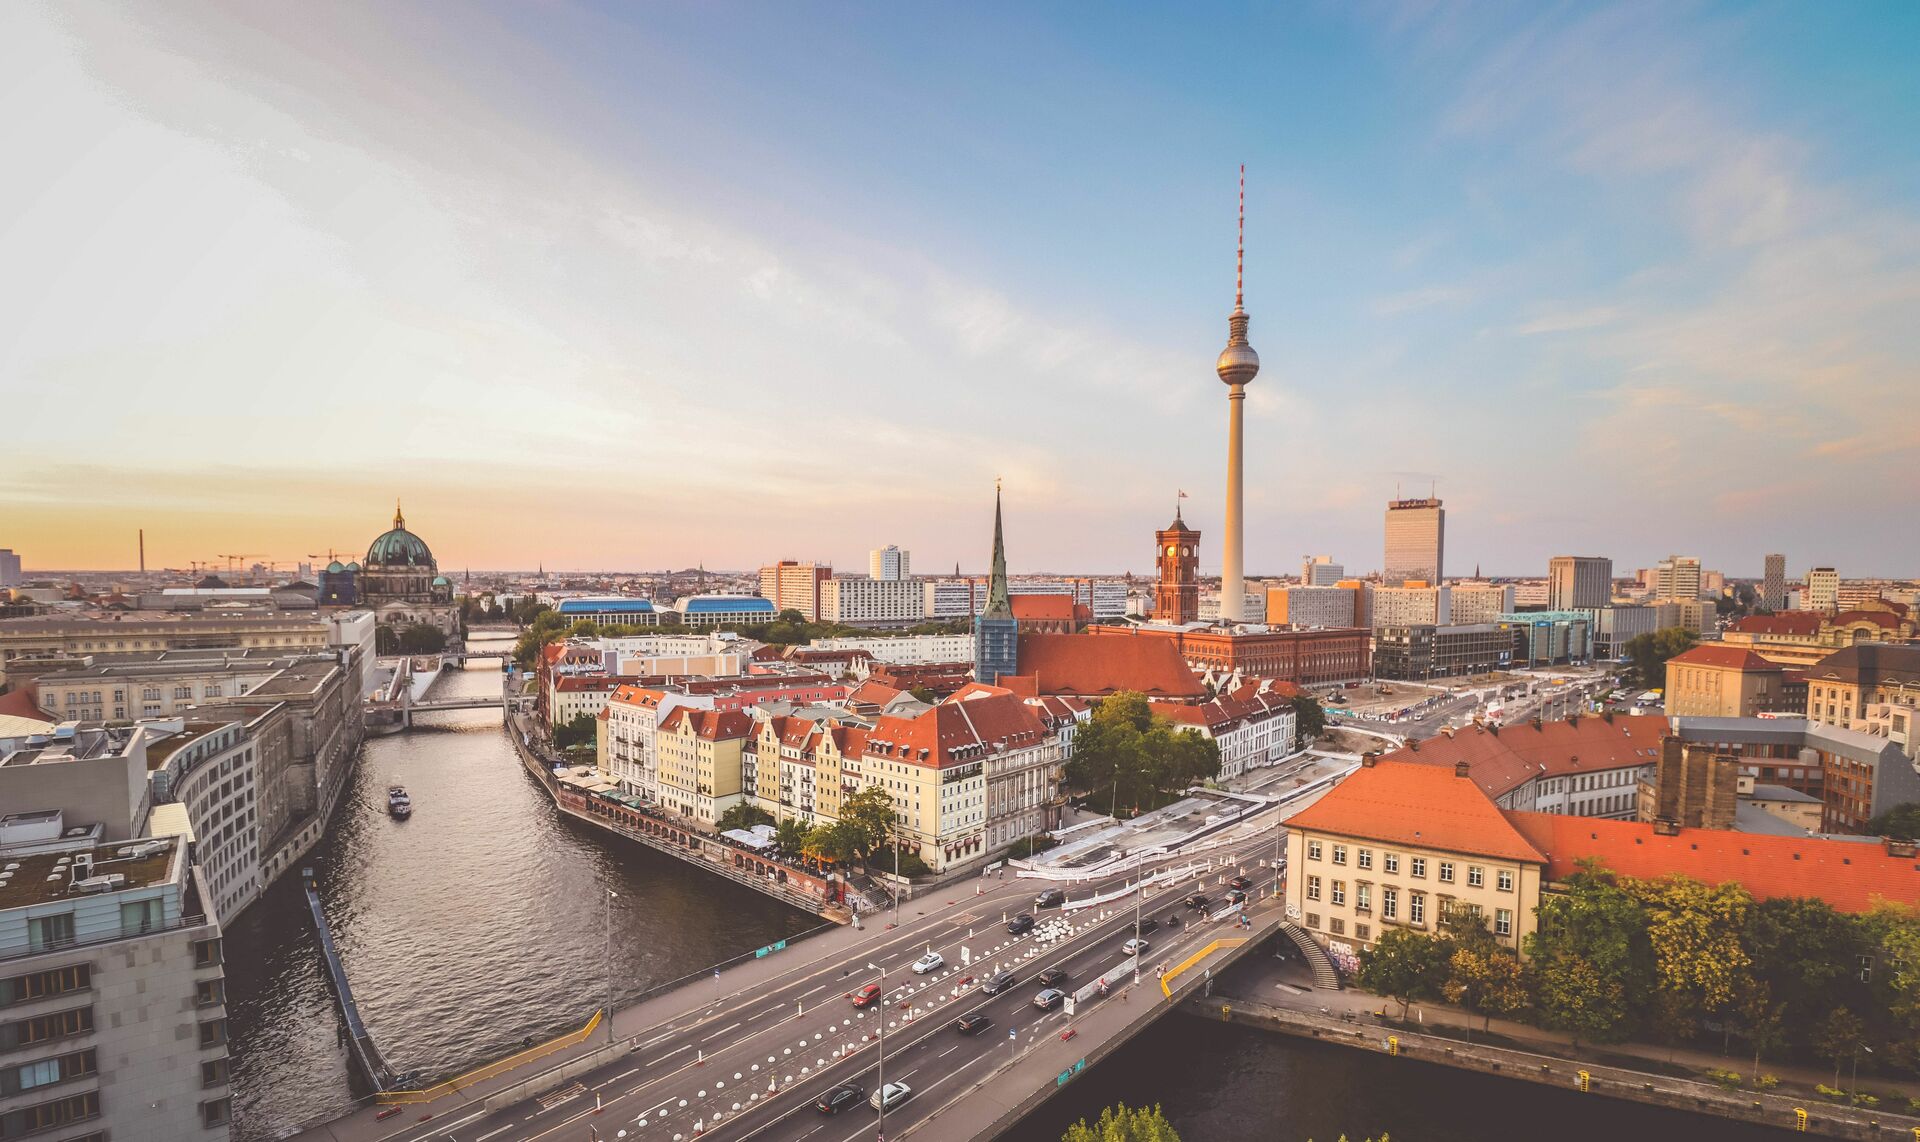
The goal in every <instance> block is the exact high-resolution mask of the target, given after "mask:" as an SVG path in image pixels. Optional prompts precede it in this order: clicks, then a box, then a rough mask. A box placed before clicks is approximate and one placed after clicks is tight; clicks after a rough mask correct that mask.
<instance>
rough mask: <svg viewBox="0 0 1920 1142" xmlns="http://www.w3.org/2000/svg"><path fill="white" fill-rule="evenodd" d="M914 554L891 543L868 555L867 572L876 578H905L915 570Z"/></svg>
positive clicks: (875, 549) (877, 548)
mask: <svg viewBox="0 0 1920 1142" xmlns="http://www.w3.org/2000/svg"><path fill="white" fill-rule="evenodd" d="M912 567H913V555H912V553H911V552H908V551H903V550H901V549H900V548H898V547H895V546H894V545H893V544H891V543H889V544H887V545H886V546H885V547H876V548H874V549H873V551H872V552H870V553H869V554H868V555H867V574H868V575H870V576H872V577H873V578H875V579H905V578H907V577H908V576H910V575H911V574H912V573H913V571H912Z"/></svg>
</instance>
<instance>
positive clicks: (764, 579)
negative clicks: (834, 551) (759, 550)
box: [760, 559, 833, 623]
mask: <svg viewBox="0 0 1920 1142" xmlns="http://www.w3.org/2000/svg"><path fill="white" fill-rule="evenodd" d="M831 578H833V568H832V566H830V565H828V564H824V563H802V562H799V561H798V560H793V559H782V560H780V561H779V562H777V563H774V564H772V565H771V566H767V567H762V568H760V596H761V597H762V598H764V599H767V600H769V601H770V602H772V603H773V609H774V610H775V611H776V612H779V611H799V612H800V613H801V614H802V615H804V616H806V619H807V621H808V622H815V623H817V622H819V621H820V596H821V594H822V592H823V591H824V590H825V587H826V583H827V580H829V579H831Z"/></svg>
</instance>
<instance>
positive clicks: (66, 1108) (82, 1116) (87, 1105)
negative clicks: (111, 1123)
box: [0, 1091, 100, 1138]
mask: <svg viewBox="0 0 1920 1142" xmlns="http://www.w3.org/2000/svg"><path fill="white" fill-rule="evenodd" d="M98 1117H100V1095H99V1093H98V1092H96V1091H86V1092H84V1093H82V1094H74V1095H68V1096H67V1097H66V1098H56V1099H53V1100H52V1101H50V1102H43V1103H40V1104H38V1105H37V1106H27V1107H22V1108H21V1109H19V1110H9V1111H7V1112H6V1113H5V1114H0V1138H25V1137H26V1136H27V1135H29V1134H38V1133H39V1132H41V1131H42V1130H52V1129H54V1128H55V1127H59V1126H65V1125H67V1124H69V1123H73V1122H85V1121H87V1120H88V1119H93V1118H98Z"/></svg>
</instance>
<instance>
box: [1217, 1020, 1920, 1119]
mask: <svg viewBox="0 0 1920 1142" xmlns="http://www.w3.org/2000/svg"><path fill="white" fill-rule="evenodd" d="M1180 1011H1181V1013H1182V1014H1184V1015H1187V1016H1190V1017H1193V1018H1198V1019H1207V1020H1212V1021H1223V1020H1224V1021H1228V1022H1233V1023H1241V1024H1245V1025H1247V1026H1252V1027H1258V1028H1261V1029H1262V1030H1267V1031H1273V1032H1277V1033H1279V1034H1283V1035H1292V1036H1294V1037H1296V1038H1301V1039H1314V1040H1318V1041H1320V1042H1323V1043H1332V1044H1334V1045H1336V1046H1342V1047H1349V1048H1352V1049H1355V1050H1361V1051H1371V1052H1373V1053H1375V1054H1385V1055H1392V1056H1395V1057H1398V1058H1403V1059H1408V1060H1413V1061H1418V1062H1422V1063H1432V1064H1435V1065H1438V1066H1443V1067H1456V1068H1459V1069H1461V1070H1469V1071H1479V1072H1480V1073H1482V1074H1490V1075H1498V1076H1500V1077H1502V1078H1509V1079H1517V1080H1519V1081H1521V1082H1530V1083H1536V1084H1539V1085H1542V1086H1557V1087H1561V1088H1563V1089H1571V1090H1576V1091H1580V1092H1582V1093H1585V1094H1591V1095H1596V1096H1599V1097H1602V1098H1617V1099H1624V1100H1626V1101H1628V1102H1639V1103H1645V1104H1646V1105H1649V1106H1658V1107H1663V1108H1666V1109H1669V1110H1684V1111H1689V1112H1692V1113H1694V1114H1708V1115H1713V1116H1714V1117H1717V1118H1728V1119H1733V1120H1735V1121H1738V1122H1750V1123H1753V1124H1754V1125H1757V1126H1772V1127H1776V1128H1779V1129H1783V1130H1795V1131H1805V1132H1807V1133H1810V1134H1818V1135H1822V1136H1824V1137H1828V1138H1847V1139H1862V1140H1865V1139H1880V1140H1885V1139H1889V1138H1909V1139H1915V1140H1920V1118H1910V1117H1907V1116H1906V1115H1902V1114H1888V1113H1881V1112H1880V1111H1878V1110H1871V1111H1870V1110H1863V1109H1859V1108H1854V1107H1846V1106H1836V1105H1834V1104H1832V1103H1825V1102H1820V1101H1817V1100H1810V1099H1802V1098H1798V1097H1794V1096H1789V1095H1781V1094H1773V1093H1769V1092H1766V1091H1745V1090H1727V1089H1724V1088H1721V1087H1718V1086H1714V1085H1712V1084H1709V1083H1701V1082H1693V1081H1690V1080H1687V1079H1681V1078H1674V1077H1672V1076H1670V1075H1657V1074H1650V1073H1648V1072H1645V1071H1635V1070H1627V1069H1624V1068H1620V1067H1609V1066H1605V1065H1602V1064H1599V1063H1587V1062H1580V1061H1577V1060H1572V1059H1562V1058H1558V1057H1555V1056H1551V1055H1540V1054H1534V1053H1532V1052H1530V1051H1517V1050H1512V1049H1509V1048H1504V1047H1495V1046H1487V1045H1481V1044H1477V1043H1462V1042H1458V1041H1456V1040H1453V1039H1446V1038H1441V1037H1438V1036H1433V1035H1422V1034H1419V1033H1417V1032H1409V1031H1406V1030H1401V1029H1393V1028H1386V1027H1378V1026H1368V1025H1366V1024H1361V1023H1351V1022H1347V1021H1345V1020H1342V1019H1338V1018H1333V1017H1330V1016H1322V1015H1317V1014H1314V1013H1311V1012H1306V1011H1299V1010H1295V1009H1293V1008H1287V1007H1277V1006H1274V1005H1273V1004H1269V1003H1262V1002H1259V1001H1257V1000H1249V999H1246V998H1243V997H1238V996H1233V997H1223V996H1195V997H1193V998H1191V999H1189V1000H1187V1001H1186V1002H1185V1003H1183V1004H1181V1006H1180Z"/></svg>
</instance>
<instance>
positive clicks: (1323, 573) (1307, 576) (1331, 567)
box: [1300, 555, 1347, 587]
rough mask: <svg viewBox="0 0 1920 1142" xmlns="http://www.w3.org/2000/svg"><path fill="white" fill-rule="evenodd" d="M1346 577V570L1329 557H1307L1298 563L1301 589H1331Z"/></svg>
mask: <svg viewBox="0 0 1920 1142" xmlns="http://www.w3.org/2000/svg"><path fill="white" fill-rule="evenodd" d="M1346 577H1347V569H1346V568H1345V567H1343V566H1342V565H1340V564H1338V563H1335V562H1334V561H1333V556H1331V555H1309V556H1306V557H1305V558H1303V559H1302V560H1301V561H1300V585H1301V586H1302V587H1331V586H1333V585H1334V584H1335V583H1338V582H1339V581H1340V580H1342V579H1345V578H1346Z"/></svg>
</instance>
